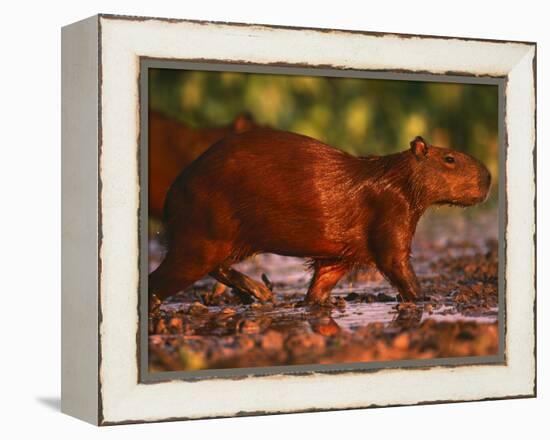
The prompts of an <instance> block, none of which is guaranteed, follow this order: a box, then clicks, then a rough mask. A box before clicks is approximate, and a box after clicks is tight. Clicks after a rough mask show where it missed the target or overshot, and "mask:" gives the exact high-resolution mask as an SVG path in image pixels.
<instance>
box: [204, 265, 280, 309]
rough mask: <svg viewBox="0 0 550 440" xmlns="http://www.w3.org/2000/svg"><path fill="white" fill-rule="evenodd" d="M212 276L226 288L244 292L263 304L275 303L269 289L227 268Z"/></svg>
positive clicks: (222, 268) (212, 273)
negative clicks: (267, 302)
mask: <svg viewBox="0 0 550 440" xmlns="http://www.w3.org/2000/svg"><path fill="white" fill-rule="evenodd" d="M210 275H211V276H212V277H214V278H215V279H216V280H218V281H219V282H220V283H223V284H225V285H226V286H229V287H232V288H233V289H235V290H238V291H240V292H244V293H247V294H249V295H250V296H253V297H254V298H256V299H258V300H260V301H261V302H266V301H273V292H272V291H271V290H270V289H268V287H267V286H266V285H264V284H262V283H260V282H258V281H255V280H253V279H252V278H249V277H247V276H246V275H244V274H242V273H240V272H238V271H236V270H234V269H232V268H230V267H227V266H220V267H218V268H217V269H215V270H213V271H212V272H210Z"/></svg>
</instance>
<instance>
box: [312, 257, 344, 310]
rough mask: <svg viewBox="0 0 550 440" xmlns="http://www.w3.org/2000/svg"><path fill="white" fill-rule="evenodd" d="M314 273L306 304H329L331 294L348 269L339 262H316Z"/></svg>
mask: <svg viewBox="0 0 550 440" xmlns="http://www.w3.org/2000/svg"><path fill="white" fill-rule="evenodd" d="M313 268H314V271H315V272H314V273H313V278H312V279H311V283H310V285H309V289H308V291H307V295H306V303H309V304H327V303H328V302H329V301H330V292H331V291H332V289H333V288H334V286H336V284H337V283H338V281H340V279H341V278H342V277H343V276H344V275H345V274H346V272H347V271H348V268H347V267H346V266H345V265H342V264H341V263H340V264H339V263H338V262H324V261H319V260H317V261H315V262H314V264H313Z"/></svg>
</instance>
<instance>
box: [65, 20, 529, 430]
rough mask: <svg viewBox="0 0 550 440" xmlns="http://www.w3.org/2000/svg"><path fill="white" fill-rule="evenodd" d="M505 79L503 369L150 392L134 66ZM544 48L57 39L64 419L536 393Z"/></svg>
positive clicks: (269, 379) (144, 418) (137, 31)
mask: <svg viewBox="0 0 550 440" xmlns="http://www.w3.org/2000/svg"><path fill="white" fill-rule="evenodd" d="M142 59H158V60H187V61H196V62H223V63H229V64H231V63H245V64H252V65H268V66H269V65H272V66H275V65H289V66H302V67H304V66H306V67H312V68H316V67H325V68H326V67H327V66H328V67H330V68H336V69H342V70H346V69H354V70H361V71H373V72H387V73H392V72H399V73H409V74H420V73H422V74H430V75H455V76H463V77H464V78H465V79H466V78H467V77H491V78H500V79H503V80H504V84H505V89H504V98H505V99H504V104H503V105H504V121H503V122H504V125H505V134H506V135H505V140H504V147H505V157H506V160H505V167H506V169H505V173H506V187H505V196H506V197H505V198H506V206H507V217H506V219H507V221H506V224H505V231H504V236H505V240H506V247H505V266H504V267H505V274H504V276H505V316H504V318H505V328H506V334H505V339H506V340H505V347H506V348H505V361H504V362H502V363H500V364H491V365H459V366H432V367H429V368H426V367H422V368H390V369H380V370H376V371H353V370H351V371H340V372H338V373H337V374H325V373H322V372H312V373H310V374H301V375H292V374H283V373H278V374H269V375H248V376H246V377H240V378H238V380H234V379H231V378H220V377H217V378H203V379H201V380H192V381H191V380H181V379H173V380H169V381H162V382H156V383H143V382H142V381H141V380H140V374H139V359H140V356H139V350H140V348H139V342H138V337H137V335H139V316H140V315H139V312H140V306H141V303H140V299H139V298H140V296H139V289H140V261H139V256H140V247H139V214H138V213H139V207H140V176H139V169H140V163H139V161H140V143H139V138H140V89H139V84H140V83H139V76H140V65H141V63H140V60H142ZM535 112H536V45H535V44H534V43H529V42H507V41H492V40H474V39H462V38H451V37H449V38H444V37H430V36H411V35H398V34H380V33H370V32H358V31H345V30H325V29H309V28H304V29H299V28H287V27H274V26H262V25H245V24H232V23H211V22H197V21H186V20H171V19H157V18H140V17H124V16H112V15H98V16H94V17H91V18H88V19H86V20H83V21H80V22H77V23H74V24H71V25H69V26H66V27H65V28H63V32H62V191H63V194H62V222H63V234H62V240H63V243H62V410H63V412H65V413H67V414H70V415H73V416H75V417H78V418H80V419H83V420H85V421H88V422H90V423H93V424H97V425H110V424H121V423H132V422H156V421H163V420H184V419H197V418H212V417H231V416H240V415H253V414H273V413H290V412H303V411H319V410H331V409H346V408H368V407H379V406H395V405H414V404H420V403H436V402H456V401H474V400H488V399H504V398H512V397H533V396H535V395H536V344H535V341H536V335H535V301H536V292H535V259H536V250H535V240H534V237H535V233H536V222H535V203H536V176H535V159H536V127H535Z"/></svg>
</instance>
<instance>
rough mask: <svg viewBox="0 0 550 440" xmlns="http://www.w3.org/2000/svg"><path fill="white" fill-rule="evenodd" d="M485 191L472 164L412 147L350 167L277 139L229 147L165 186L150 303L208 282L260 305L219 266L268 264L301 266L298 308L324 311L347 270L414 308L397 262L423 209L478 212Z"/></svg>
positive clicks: (314, 144) (290, 136)
mask: <svg viewBox="0 0 550 440" xmlns="http://www.w3.org/2000/svg"><path fill="white" fill-rule="evenodd" d="M489 183H490V177H489V173H488V171H487V170H486V168H485V167H484V166H483V165H482V164H481V163H479V162H478V161H477V160H475V159H474V158H472V157H470V156H468V155H466V154H463V153H459V152H457V151H454V150H449V149H444V148H438V147H432V146H428V144H427V143H426V142H425V141H424V140H423V139H422V138H419V137H418V138H416V139H415V140H414V141H413V142H411V149H410V150H407V151H404V152H401V153H396V154H392V155H388V156H370V157H365V158H357V157H354V156H351V155H349V154H347V153H344V152H342V151H340V150H337V149H334V148H332V147H330V146H328V145H326V144H323V143H322V142H319V141H317V140H315V139H312V138H309V137H306V136H301V135H298V134H294V133H289V132H283V131H277V130H270V129H254V130H251V131H248V132H246V133H242V134H237V135H230V136H228V137H226V138H224V139H223V140H221V141H219V142H217V143H216V144H214V145H213V146H212V147H210V148H209V149H208V150H207V151H206V152H205V153H204V154H202V155H201V156H200V157H199V158H198V159H197V160H195V161H194V162H193V163H192V164H191V165H190V166H189V167H187V168H186V169H185V170H184V171H183V172H182V173H181V174H180V175H179V176H178V178H177V179H176V180H175V182H174V184H173V185H172V187H171V189H170V192H169V194H168V196H167V200H166V205H165V227H166V231H167V241H168V253H167V255H166V258H165V260H164V261H163V263H162V264H161V265H160V266H159V268H158V269H157V270H156V271H155V272H153V273H152V274H151V277H150V293H151V294H154V295H156V296H158V297H159V298H160V299H163V298H165V297H166V296H168V295H170V294H173V293H175V292H177V291H178V290H181V289H183V288H185V287H187V286H189V285H190V284H192V283H193V282H194V281H196V280H198V279H200V278H202V277H204V276H205V275H207V274H210V275H212V276H213V277H215V278H216V279H217V280H218V281H220V282H222V283H224V284H227V285H229V286H231V287H234V288H236V289H239V290H242V291H245V292H247V293H250V294H251V295H253V296H256V297H257V298H259V299H261V300H267V299H269V298H271V295H272V293H271V292H270V291H269V289H268V288H267V287H266V286H264V285H263V284H261V283H259V282H257V281H255V280H252V279H250V278H248V277H246V276H245V275H243V274H241V273H239V272H237V271H235V270H233V269H232V268H231V265H232V264H234V263H235V262H237V261H240V260H242V259H243V258H246V257H248V256H250V255H253V254H255V253H263V252H270V253H277V254H281V255H288V256H296V257H302V258H307V259H309V260H310V261H311V264H312V267H313V268H314V272H315V273H314V277H313V280H312V283H311V285H310V288H309V290H308V295H307V300H308V301H309V302H326V301H327V300H328V298H329V295H330V291H331V289H332V288H333V287H334V286H335V285H336V283H337V282H338V280H339V279H340V278H341V277H342V276H343V275H344V274H345V273H346V272H347V271H348V270H349V269H350V268H351V267H353V266H358V265H359V266H363V265H376V266H377V267H378V268H379V269H380V270H381V271H382V273H384V275H385V276H386V277H387V278H388V279H389V280H390V281H391V282H392V283H393V284H394V285H395V286H396V287H397V289H398V290H399V293H400V296H401V297H402V298H403V299H415V298H416V297H417V296H418V294H419V286H418V282H417V280H416V277H415V275H414V272H413V271H412V268H411V266H410V263H409V260H408V258H409V255H410V244H411V240H412V236H413V234H414V230H415V227H416V223H417V221H418V219H419V218H420V216H421V215H422V213H423V212H424V210H425V209H426V208H427V207H428V206H429V205H431V204H434V203H454V204H461V205H469V204H474V203H478V202H479V201H481V200H483V199H484V198H485V196H486V194H487V191H488V189H489Z"/></svg>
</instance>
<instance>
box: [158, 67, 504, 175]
mask: <svg viewBox="0 0 550 440" xmlns="http://www.w3.org/2000/svg"><path fill="white" fill-rule="evenodd" d="M149 78H150V83H149V86H150V89H149V103H150V107H151V108H153V109H155V110H159V111H161V112H163V113H165V114H166V115H168V116H172V117H174V118H176V119H178V120H180V121H182V122H185V123H187V124H189V125H191V126H195V127H216V126H221V125H226V124H229V123H230V122H231V121H232V120H233V119H234V118H235V117H236V116H237V115H238V114H240V113H243V112H247V113H249V114H251V115H252V116H253V117H254V119H255V120H256V121H257V122H258V123H259V124H263V125H268V126H270V127H274V128H279V129H283V130H289V131H293V132H297V133H302V134H306V135H308V136H312V137H314V138H316V139H319V140H322V141H323V142H326V143H328V144H330V145H332V146H335V147H338V148H341V149H342V150H345V151H348V152H350V153H352V154H356V155H367V154H387V153H391V152H395V151H399V150H403V149H406V148H408V145H409V141H410V140H411V139H412V138H414V137H415V136H416V135H421V136H423V137H424V138H425V139H426V140H428V142H430V143H432V144H434V145H440V146H446V147H451V148H456V149H458V150H461V151H466V152H468V153H470V154H472V155H474V156H475V157H477V158H478V159H480V160H482V161H483V162H484V163H485V164H486V165H487V166H488V167H489V169H490V171H491V173H492V175H493V177H494V178H495V180H494V181H495V182H496V181H497V180H496V178H497V176H498V88H497V86H494V85H473V84H450V83H437V82H418V81H396V80H373V79H353V78H332V77H315V76H294V75H270V74H256V73H254V74H251V73H229V72H203V71H186V70H171V69H152V70H151V71H150V76H149Z"/></svg>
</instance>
